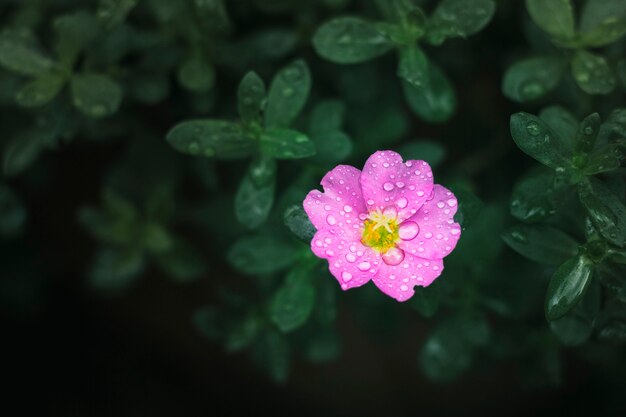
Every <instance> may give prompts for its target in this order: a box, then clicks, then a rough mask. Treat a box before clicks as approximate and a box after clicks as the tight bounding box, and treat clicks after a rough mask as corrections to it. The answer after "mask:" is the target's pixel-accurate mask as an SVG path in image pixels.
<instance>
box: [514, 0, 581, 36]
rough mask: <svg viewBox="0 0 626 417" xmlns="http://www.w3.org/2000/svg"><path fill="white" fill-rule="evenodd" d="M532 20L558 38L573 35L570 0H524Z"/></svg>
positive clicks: (572, 13) (572, 14) (572, 15)
mask: <svg viewBox="0 0 626 417" xmlns="http://www.w3.org/2000/svg"><path fill="white" fill-rule="evenodd" d="M526 8H527V9H528V13H529V14H530V17H532V19H533V21H534V22H535V23H536V24H537V26H539V27H540V28H541V29H543V30H544V31H545V32H547V33H549V34H550V35H552V36H554V37H556V38H558V39H569V38H572V37H573V36H574V11H573V8H572V3H571V1H570V0H526Z"/></svg>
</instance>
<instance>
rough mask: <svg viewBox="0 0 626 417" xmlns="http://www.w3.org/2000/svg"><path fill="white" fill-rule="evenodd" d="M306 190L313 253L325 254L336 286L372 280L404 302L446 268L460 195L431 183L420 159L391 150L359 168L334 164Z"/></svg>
mask: <svg viewBox="0 0 626 417" xmlns="http://www.w3.org/2000/svg"><path fill="white" fill-rule="evenodd" d="M321 184H322V186H323V187H324V192H323V193H321V192H319V191H318V190H313V191H311V192H310V193H309V194H308V195H307V196H306V198H305V200H304V209H305V211H306V212H307V214H308V216H309V219H311V222H312V223H313V225H314V226H315V227H316V229H317V233H316V234H315V236H314V237H313V239H312V240H311V249H312V250H313V253H315V255H316V256H318V257H320V258H323V259H328V266H329V269H330V272H331V273H332V274H333V275H334V276H335V278H337V281H339V284H340V285H341V288H342V289H344V290H348V289H350V288H354V287H360V286H361V285H363V284H365V283H367V282H368V281H369V280H373V281H374V284H376V286H377V287H378V288H379V289H380V290H381V291H382V292H384V293H385V294H387V295H389V296H390V297H393V298H395V299H396V300H398V301H406V300H408V299H409V298H411V297H412V296H413V294H414V290H413V287H414V286H416V285H421V286H424V287H426V286H428V285H430V284H431V283H432V282H433V281H434V280H435V278H437V277H438V276H439V275H441V272H442V271H443V258H444V257H445V256H447V255H448V254H450V252H452V250H453V249H454V247H455V246H456V243H457V241H458V240H459V237H460V236H461V227H460V226H459V224H458V223H455V222H454V220H453V217H454V214H455V213H456V209H457V199H456V197H455V196H454V194H452V192H450V191H448V190H447V189H446V188H444V187H442V186H441V185H439V184H433V174H432V171H431V169H430V165H428V164H427V163H426V162H424V161H407V162H406V163H403V162H402V157H401V156H400V155H399V154H397V153H396V152H393V151H378V152H376V153H374V154H373V155H372V156H370V157H369V159H368V160H367V162H366V163H365V167H364V168H363V171H359V170H358V169H356V168H354V167H351V166H349V165H338V166H337V167H335V168H334V169H333V170H331V171H330V172H328V173H327V174H326V175H325V176H324V178H323V179H322V182H321Z"/></svg>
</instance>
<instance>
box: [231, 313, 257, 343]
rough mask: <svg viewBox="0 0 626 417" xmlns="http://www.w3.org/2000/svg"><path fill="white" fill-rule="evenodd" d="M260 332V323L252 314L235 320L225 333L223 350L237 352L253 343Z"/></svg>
mask: <svg viewBox="0 0 626 417" xmlns="http://www.w3.org/2000/svg"><path fill="white" fill-rule="evenodd" d="M260 330H261V321H260V320H259V318H258V317H257V316H256V315H255V314H254V313H252V314H249V315H247V316H245V317H243V318H241V319H239V320H236V321H235V323H233V324H232V325H231V326H230V329H228V331H227V335H226V341H225V343H224V348H225V349H226V351H227V352H239V351H242V350H244V349H245V348H247V347H248V346H250V345H251V344H252V342H254V340H255V339H256V337H257V335H258V334H259V331H260Z"/></svg>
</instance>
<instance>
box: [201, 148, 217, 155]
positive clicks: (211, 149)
mask: <svg viewBox="0 0 626 417" xmlns="http://www.w3.org/2000/svg"><path fill="white" fill-rule="evenodd" d="M213 155H215V150H214V149H213V148H211V147H207V148H206V149H205V150H204V156H209V157H211V156H213Z"/></svg>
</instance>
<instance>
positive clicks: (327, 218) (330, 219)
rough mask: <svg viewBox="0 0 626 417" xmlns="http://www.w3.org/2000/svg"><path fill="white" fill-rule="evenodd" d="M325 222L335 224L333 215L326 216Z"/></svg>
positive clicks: (335, 220)
mask: <svg viewBox="0 0 626 417" xmlns="http://www.w3.org/2000/svg"><path fill="white" fill-rule="evenodd" d="M326 223H328V224H329V225H331V226H334V225H335V224H337V219H335V216H333V215H332V214H329V215H328V216H326Z"/></svg>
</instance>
